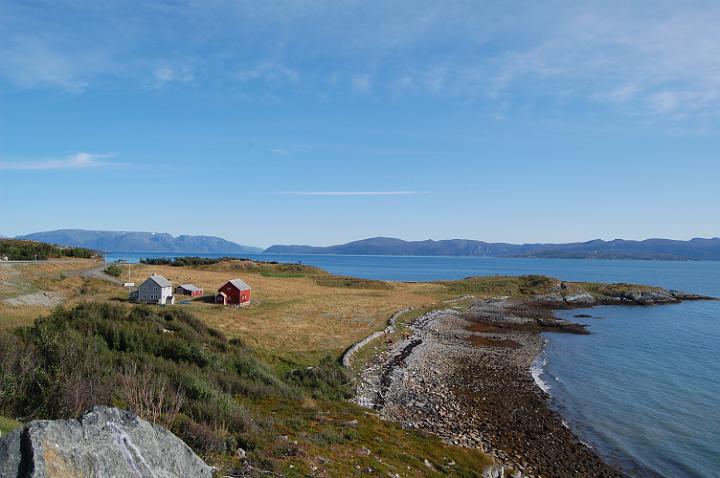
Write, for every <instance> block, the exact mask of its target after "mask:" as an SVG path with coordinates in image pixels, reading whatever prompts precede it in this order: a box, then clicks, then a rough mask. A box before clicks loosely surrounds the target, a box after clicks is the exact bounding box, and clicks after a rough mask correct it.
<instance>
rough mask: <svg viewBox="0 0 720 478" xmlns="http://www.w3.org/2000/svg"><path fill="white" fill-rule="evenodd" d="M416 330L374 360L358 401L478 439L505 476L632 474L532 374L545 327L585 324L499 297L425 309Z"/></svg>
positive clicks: (464, 440) (455, 438)
mask: <svg viewBox="0 0 720 478" xmlns="http://www.w3.org/2000/svg"><path fill="white" fill-rule="evenodd" d="M410 330H411V332H410V333H409V334H408V335H407V336H406V337H404V339H403V340H401V341H399V342H397V343H393V344H390V346H389V347H387V349H386V350H385V351H384V352H382V353H381V354H380V355H379V356H377V357H375V359H374V360H372V361H371V362H370V363H368V364H367V365H366V367H365V368H364V371H363V373H362V377H361V380H360V382H359V385H358V389H357V401H358V403H359V404H361V405H364V406H367V407H371V408H375V409H376V410H378V413H379V414H380V416H381V417H382V418H384V419H388V420H394V421H398V422H400V423H402V424H403V426H405V427H407V428H418V429H422V430H425V431H429V432H432V433H435V434H437V435H439V436H441V437H442V438H443V439H444V440H445V441H447V442H448V443H452V444H456V445H459V446H466V447H479V448H481V449H482V450H484V451H485V452H486V453H488V454H490V455H492V456H493V457H495V459H496V460H497V462H498V463H499V464H502V465H504V466H505V469H506V471H507V474H506V476H511V474H512V476H528V477H545V478H564V477H568V478H569V477H602V478H605V477H621V476H624V475H622V474H621V473H619V472H618V471H616V470H614V469H613V468H611V467H610V466H608V465H607V464H605V463H604V462H603V461H602V460H601V459H600V458H599V457H598V456H597V455H596V454H595V453H594V452H593V451H592V450H591V449H590V448H588V447H587V446H585V445H584V444H582V443H581V442H580V441H579V440H578V439H577V438H576V437H575V436H574V435H573V433H572V432H571V431H570V430H569V429H568V428H567V427H566V426H564V424H563V422H562V420H561V418H560V416H559V415H558V414H557V413H555V412H553V411H552V410H550V408H549V407H548V405H547V396H546V395H545V393H544V392H543V391H542V390H540V388H539V387H538V386H537V385H536V384H535V382H534V380H533V378H532V376H531V374H530V368H531V365H532V363H533V361H534V360H535V358H536V357H537V355H538V354H539V353H540V351H541V350H542V347H543V339H542V337H541V336H540V332H541V331H557V332H574V333H583V332H584V330H583V329H582V328H581V327H577V326H575V324H571V323H568V322H565V321H561V320H558V319H555V318H554V317H553V314H552V311H551V310H550V309H548V308H546V307H543V306H541V305H538V304H533V303H527V302H517V301H513V300H509V299H505V300H492V299H491V300H485V301H479V302H476V303H475V304H474V305H473V306H471V307H470V308H469V309H462V310H457V309H448V310H444V311H435V312H432V313H429V314H426V315H424V316H422V317H420V318H418V319H416V320H415V321H414V322H413V323H412V324H411V326H410ZM478 471H479V472H482V470H478ZM479 474H480V473H479ZM485 474H486V476H500V472H499V471H498V469H495V470H486V471H485Z"/></svg>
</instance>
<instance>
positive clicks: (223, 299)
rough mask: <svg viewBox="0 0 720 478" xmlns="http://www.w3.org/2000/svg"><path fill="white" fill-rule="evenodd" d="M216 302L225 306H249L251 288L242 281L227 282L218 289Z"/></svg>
mask: <svg viewBox="0 0 720 478" xmlns="http://www.w3.org/2000/svg"><path fill="white" fill-rule="evenodd" d="M215 302H216V303H217V304H223V305H229V304H235V305H248V304H249V303H250V286H249V285H247V284H246V283H245V282H244V281H243V280H242V279H233V280H231V281H227V282H226V283H225V285H224V286H222V287H220V288H219V289H218V293H217V295H216V296H215Z"/></svg>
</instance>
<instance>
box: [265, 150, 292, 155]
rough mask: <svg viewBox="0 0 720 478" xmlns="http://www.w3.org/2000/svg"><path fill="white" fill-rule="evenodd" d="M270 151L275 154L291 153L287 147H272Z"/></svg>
mask: <svg viewBox="0 0 720 478" xmlns="http://www.w3.org/2000/svg"><path fill="white" fill-rule="evenodd" d="M270 152H271V153H273V154H279V155H281V156H286V155H288V154H289V153H290V151H288V150H287V149H281V148H274V149H271V150H270Z"/></svg>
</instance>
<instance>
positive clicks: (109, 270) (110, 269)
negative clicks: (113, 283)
mask: <svg viewBox="0 0 720 478" xmlns="http://www.w3.org/2000/svg"><path fill="white" fill-rule="evenodd" d="M105 273H106V274H108V275H111V276H113V277H120V276H121V275H122V273H123V270H122V267H120V266H119V265H117V264H112V265H110V266H107V267H106V268H105Z"/></svg>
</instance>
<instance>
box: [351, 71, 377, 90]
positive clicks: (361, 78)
mask: <svg viewBox="0 0 720 478" xmlns="http://www.w3.org/2000/svg"><path fill="white" fill-rule="evenodd" d="M350 83H351V84H352V88H353V90H355V91H356V92H358V93H368V92H370V90H371V89H372V82H371V80H370V75H368V74H366V73H365V74H362V75H353V77H352V78H350Z"/></svg>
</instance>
